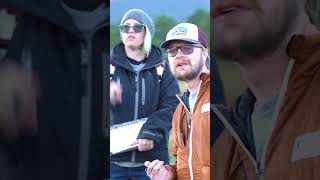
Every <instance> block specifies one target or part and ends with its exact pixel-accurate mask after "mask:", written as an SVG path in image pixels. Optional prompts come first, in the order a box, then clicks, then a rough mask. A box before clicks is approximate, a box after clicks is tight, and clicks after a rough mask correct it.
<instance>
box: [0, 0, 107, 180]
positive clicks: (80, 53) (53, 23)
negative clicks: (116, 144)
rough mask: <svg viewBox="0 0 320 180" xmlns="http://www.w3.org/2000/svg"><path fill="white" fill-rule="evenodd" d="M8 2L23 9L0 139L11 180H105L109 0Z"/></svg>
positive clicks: (5, 73)
mask: <svg viewBox="0 0 320 180" xmlns="http://www.w3.org/2000/svg"><path fill="white" fill-rule="evenodd" d="M5 3H7V4H8V5H9V6H11V7H12V8H15V9H17V10H18V11H19V12H22V15H21V17H19V20H18V25H17V27H16V29H15V32H14V34H13V37H12V40H11V42H10V44H9V49H8V52H7V58H6V62H3V63H2V64H1V66H0V69H1V71H0V84H1V87H0V109H1V110H0V133H1V134H2V136H1V140H2V142H1V144H2V145H3V147H4V149H5V151H6V152H7V153H8V154H9V155H10V158H9V162H10V163H11V164H12V170H13V172H14V173H13V174H14V175H15V176H16V177H14V178H13V179H28V180H29V179H30V180H43V179H46V180H51V179H52V180H76V179H79V180H80V179H83V180H87V179H90V180H91V179H102V178H103V173H104V169H103V166H104V163H103V161H104V160H105V156H106V155H107V154H108V153H107V151H108V147H107V146H106V143H105V140H104V139H105V137H104V136H105V132H104V130H105V128H106V127H107V126H106V125H105V123H106V113H105V111H106V106H105V105H106V104H105V103H106V100H105V99H106V93H107V92H105V91H106V90H107V88H106V87H105V86H104V84H105V77H106V74H107V72H104V71H105V70H106V65H104V64H103V63H105V62H107V57H108V56H109V55H108V54H107V53H106V52H109V47H108V45H109V42H108V38H107V37H108V31H107V29H108V24H107V8H108V7H106V4H105V3H106V2H105V1H102V0H94V1H92V0H80V1H72V0H65V1H59V0H54V1H40V0H27V1H21V0H10V1H5Z"/></svg>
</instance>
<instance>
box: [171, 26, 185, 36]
mask: <svg viewBox="0 0 320 180" xmlns="http://www.w3.org/2000/svg"><path fill="white" fill-rule="evenodd" d="M187 31H188V29H187V28H186V27H177V28H176V29H175V30H174V31H173V32H172V36H178V35H186V34H187Z"/></svg>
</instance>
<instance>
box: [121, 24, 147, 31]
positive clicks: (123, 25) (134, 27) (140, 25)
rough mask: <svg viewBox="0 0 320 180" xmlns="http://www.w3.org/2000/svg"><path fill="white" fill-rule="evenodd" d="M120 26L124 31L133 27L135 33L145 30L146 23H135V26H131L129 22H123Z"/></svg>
mask: <svg viewBox="0 0 320 180" xmlns="http://www.w3.org/2000/svg"><path fill="white" fill-rule="evenodd" d="M119 27H120V31H121V32H123V33H128V32H129V30H130V28H132V29H133V31H134V32H135V33H139V32H142V31H143V28H144V25H143V24H135V25H133V26H130V25H128V24H121V25H119Z"/></svg>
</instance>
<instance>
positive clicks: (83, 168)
mask: <svg viewBox="0 0 320 180" xmlns="http://www.w3.org/2000/svg"><path fill="white" fill-rule="evenodd" d="M91 48H92V43H91V41H90V40H88V39H86V45H85V44H81V64H82V66H83V68H84V71H82V73H84V76H83V81H84V82H85V84H84V86H85V87H84V89H85V90H84V94H83V97H82V102H81V113H82V114H81V126H80V127H81V129H80V145H79V146H80V149H79V167H78V180H84V179H86V178H87V176H88V160H89V144H90V134H91V132H90V130H91V124H90V119H91V103H92V102H91V101H92V100H91V95H92V81H91V79H92V62H90V58H91V57H92V51H91Z"/></svg>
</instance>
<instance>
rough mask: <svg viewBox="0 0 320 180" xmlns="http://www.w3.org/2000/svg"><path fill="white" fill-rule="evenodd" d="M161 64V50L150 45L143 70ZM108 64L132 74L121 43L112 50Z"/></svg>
mask: <svg viewBox="0 0 320 180" xmlns="http://www.w3.org/2000/svg"><path fill="white" fill-rule="evenodd" d="M162 62H163V59H162V53H161V50H160V49H159V48H158V47H156V46H154V45H152V48H151V52H150V55H149V56H148V58H147V61H146V65H145V66H144V69H148V68H150V67H154V66H155V65H157V64H160V63H162ZM110 63H111V64H112V65H114V66H120V67H122V68H125V69H127V70H129V71H132V72H133V69H132V67H131V66H130V64H129V62H128V60H127V55H126V52H125V49H124V44H123V43H119V44H118V45H116V46H115V47H114V48H113V50H112V53H111V62H110Z"/></svg>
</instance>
